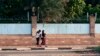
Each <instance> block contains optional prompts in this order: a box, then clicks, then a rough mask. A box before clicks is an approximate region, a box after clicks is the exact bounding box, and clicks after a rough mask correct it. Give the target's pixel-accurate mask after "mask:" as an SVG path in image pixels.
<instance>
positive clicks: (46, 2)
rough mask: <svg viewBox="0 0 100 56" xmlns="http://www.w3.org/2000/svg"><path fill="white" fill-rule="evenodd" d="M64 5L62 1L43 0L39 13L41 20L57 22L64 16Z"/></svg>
mask: <svg viewBox="0 0 100 56" xmlns="http://www.w3.org/2000/svg"><path fill="white" fill-rule="evenodd" d="M64 11H65V10H64V4H63V1H62V0H43V3H42V4H41V5H40V13H41V16H42V18H45V20H46V19H47V17H48V18H49V19H48V20H49V21H55V22H59V21H60V20H61V18H62V15H63V14H64Z"/></svg>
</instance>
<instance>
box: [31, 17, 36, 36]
mask: <svg viewBox="0 0 100 56" xmlns="http://www.w3.org/2000/svg"><path fill="white" fill-rule="evenodd" d="M31 18H32V36H33V37H34V36H35V35H36V29H37V17H36V16H32V17H31Z"/></svg>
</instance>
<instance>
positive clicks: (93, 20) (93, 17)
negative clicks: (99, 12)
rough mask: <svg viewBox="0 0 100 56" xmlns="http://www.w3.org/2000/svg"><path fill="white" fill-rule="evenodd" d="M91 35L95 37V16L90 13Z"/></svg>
mask: <svg viewBox="0 0 100 56" xmlns="http://www.w3.org/2000/svg"><path fill="white" fill-rule="evenodd" d="M89 19H90V36H91V37H95V16H94V15H90V17H89Z"/></svg>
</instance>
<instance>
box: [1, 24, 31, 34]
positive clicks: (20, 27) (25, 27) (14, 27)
mask: <svg viewBox="0 0 100 56" xmlns="http://www.w3.org/2000/svg"><path fill="white" fill-rule="evenodd" d="M0 34H31V24H0Z"/></svg>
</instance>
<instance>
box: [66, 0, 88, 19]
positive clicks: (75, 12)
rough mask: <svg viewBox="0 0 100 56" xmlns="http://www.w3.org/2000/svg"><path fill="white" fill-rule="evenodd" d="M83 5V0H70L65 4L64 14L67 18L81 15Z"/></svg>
mask: <svg viewBox="0 0 100 56" xmlns="http://www.w3.org/2000/svg"><path fill="white" fill-rule="evenodd" d="M85 5H86V4H85V2H84V0H70V1H69V3H67V5H66V6H65V10H66V13H65V16H66V17H68V18H75V17H78V16H80V15H82V14H83V9H84V8H85Z"/></svg>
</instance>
